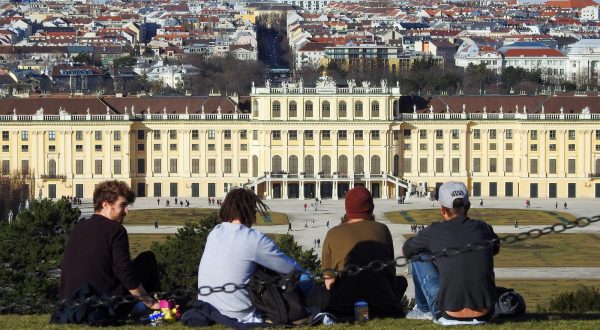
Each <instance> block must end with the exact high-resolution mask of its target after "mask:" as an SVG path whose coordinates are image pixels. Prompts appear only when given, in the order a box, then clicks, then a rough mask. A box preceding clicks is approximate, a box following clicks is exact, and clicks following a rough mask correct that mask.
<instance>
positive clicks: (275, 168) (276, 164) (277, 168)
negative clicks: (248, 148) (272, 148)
mask: <svg viewBox="0 0 600 330" xmlns="http://www.w3.org/2000/svg"><path fill="white" fill-rule="evenodd" d="M271 172H274V173H279V172H281V156H279V155H275V156H273V158H272V159H271Z"/></svg>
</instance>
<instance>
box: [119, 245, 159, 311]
mask: <svg viewBox="0 0 600 330" xmlns="http://www.w3.org/2000/svg"><path fill="white" fill-rule="evenodd" d="M133 267H134V268H135V273H136V275H137V277H138V279H139V280H140V284H141V285H142V286H143V287H144V289H145V290H146V292H148V294H150V295H152V294H153V293H155V292H160V290H161V286H160V274H159V272H158V263H157V262H156V256H155V255H154V253H152V252H151V251H144V252H142V253H140V254H139V255H138V256H137V257H136V258H135V259H133ZM123 293H124V295H130V292H129V290H127V289H126V288H125V287H123ZM134 305H135V303H122V304H120V305H119V306H118V307H117V308H116V309H115V310H116V314H117V315H116V316H117V317H118V318H119V319H126V318H127V316H128V315H129V313H130V312H131V310H132V309H133V306H134Z"/></svg>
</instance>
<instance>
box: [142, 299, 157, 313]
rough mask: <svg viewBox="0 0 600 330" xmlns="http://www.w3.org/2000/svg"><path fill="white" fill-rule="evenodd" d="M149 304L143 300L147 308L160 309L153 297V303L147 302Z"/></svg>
mask: <svg viewBox="0 0 600 330" xmlns="http://www.w3.org/2000/svg"><path fill="white" fill-rule="evenodd" d="M149 303H150V304H148V303H146V302H144V304H145V305H146V307H148V308H149V309H152V310H160V303H159V302H158V301H156V300H154V299H153V303H152V302H149Z"/></svg>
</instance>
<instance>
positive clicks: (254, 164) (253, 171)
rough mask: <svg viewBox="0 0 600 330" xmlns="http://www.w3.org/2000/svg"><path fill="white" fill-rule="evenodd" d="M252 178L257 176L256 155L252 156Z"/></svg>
mask: <svg viewBox="0 0 600 330" xmlns="http://www.w3.org/2000/svg"><path fill="white" fill-rule="evenodd" d="M252 176H253V177H257V176H258V156H257V155H254V156H252Z"/></svg>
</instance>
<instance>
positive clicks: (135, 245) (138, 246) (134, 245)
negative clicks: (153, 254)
mask: <svg viewBox="0 0 600 330" xmlns="http://www.w3.org/2000/svg"><path fill="white" fill-rule="evenodd" d="M168 236H171V235H170V234H129V253H130V254H131V257H132V258H135V256H137V255H138V254H139V253H140V252H143V251H146V250H149V249H150V246H151V245H152V243H154V242H159V243H162V242H164V241H166V240H167V237H168Z"/></svg>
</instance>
